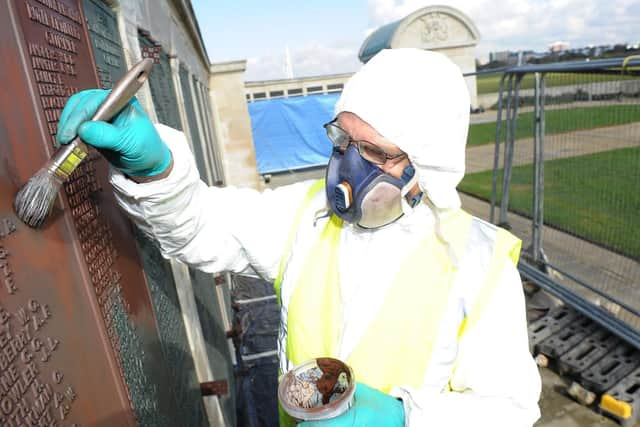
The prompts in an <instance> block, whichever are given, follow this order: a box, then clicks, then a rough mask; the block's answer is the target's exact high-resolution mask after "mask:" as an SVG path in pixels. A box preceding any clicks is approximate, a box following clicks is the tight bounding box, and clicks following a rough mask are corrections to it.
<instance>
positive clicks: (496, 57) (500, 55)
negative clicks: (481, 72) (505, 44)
mask: <svg viewBox="0 0 640 427" xmlns="http://www.w3.org/2000/svg"><path fill="white" fill-rule="evenodd" d="M510 54H511V52H509V51H508V50H503V51H500V52H490V53H489V62H507V61H508V60H509V55H510Z"/></svg>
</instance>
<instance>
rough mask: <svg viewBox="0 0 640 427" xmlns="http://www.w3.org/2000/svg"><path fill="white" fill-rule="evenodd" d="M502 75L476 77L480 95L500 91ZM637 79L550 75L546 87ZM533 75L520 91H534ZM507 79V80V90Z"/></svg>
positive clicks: (525, 81)
mask: <svg viewBox="0 0 640 427" xmlns="http://www.w3.org/2000/svg"><path fill="white" fill-rule="evenodd" d="M501 77H502V74H485V75H482V76H476V82H477V83H476V84H477V88H478V95H481V94H483V93H495V92H498V91H499V90H500V78H501ZM630 79H637V77H634V76H622V75H618V74H602V75H599V74H590V75H578V74H553V73H552V74H548V75H547V77H546V79H545V80H546V82H545V86H546V87H552V86H568V85H574V84H577V83H595V82H608V81H614V80H630ZM534 82H535V81H534V76H533V74H526V75H525V76H524V77H523V78H522V82H521V83H520V89H533V86H534ZM506 84H507V79H505V90H506Z"/></svg>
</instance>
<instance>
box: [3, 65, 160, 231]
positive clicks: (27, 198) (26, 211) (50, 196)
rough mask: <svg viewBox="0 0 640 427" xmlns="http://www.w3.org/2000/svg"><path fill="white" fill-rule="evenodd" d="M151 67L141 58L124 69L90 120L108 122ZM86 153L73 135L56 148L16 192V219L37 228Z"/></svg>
mask: <svg viewBox="0 0 640 427" xmlns="http://www.w3.org/2000/svg"><path fill="white" fill-rule="evenodd" d="M152 67H153V60H152V59H150V58H145V59H143V60H142V61H140V62H138V63H137V64H136V65H134V66H133V67H132V68H131V69H130V70H129V71H127V73H126V74H125V75H124V76H122V78H121V79H120V80H118V82H117V83H116V84H115V86H114V87H113V88H112V89H111V92H110V93H109V95H108V96H107V98H106V99H105V100H104V101H103V102H102V104H101V105H100V107H99V108H98V111H96V113H95V114H94V115H93V117H92V118H91V120H92V121H109V120H111V119H112V118H113V117H115V116H116V115H117V114H118V113H119V112H120V111H121V110H122V109H123V108H124V107H125V106H126V105H127V104H128V103H129V101H130V100H131V98H133V96H134V95H135V94H136V92H138V89H140V87H141V86H142V84H143V83H144V82H145V81H146V80H147V78H148V77H149V73H150V72H151V68H152ZM88 152H89V147H88V146H87V144H85V143H84V142H82V140H81V139H80V138H79V137H77V136H76V137H75V138H74V139H73V141H71V142H70V143H69V144H67V145H64V146H63V147H61V148H60V149H58V151H56V153H55V154H54V155H53V157H51V159H49V161H48V162H47V163H46V164H45V165H44V166H43V167H42V168H41V169H40V170H39V171H38V172H37V173H36V174H35V175H33V176H32V177H31V178H30V179H29V181H27V183H26V184H25V185H24V186H23V187H22V188H21V189H20V191H18V194H16V197H15V200H14V203H13V206H14V209H15V211H16V214H17V215H18V218H20V219H21V220H22V221H23V222H24V223H25V224H27V225H29V226H31V227H34V228H38V227H40V226H41V225H42V224H43V223H44V221H45V219H46V218H47V216H48V215H49V213H50V212H51V209H52V207H53V203H54V201H55V199H56V196H57V194H58V190H59V189H60V187H61V186H62V183H63V182H65V181H66V180H67V179H68V178H69V176H70V175H71V174H72V173H73V171H74V170H75V169H76V168H77V167H78V165H80V163H81V162H82V161H83V160H84V159H85V158H86V157H87V154H88Z"/></svg>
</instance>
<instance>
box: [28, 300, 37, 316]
mask: <svg viewBox="0 0 640 427" xmlns="http://www.w3.org/2000/svg"><path fill="white" fill-rule="evenodd" d="M27 308H29V310H31V312H32V313H35V312H36V311H38V309H39V308H40V303H38V301H36V300H34V299H30V300H29V301H28V302H27Z"/></svg>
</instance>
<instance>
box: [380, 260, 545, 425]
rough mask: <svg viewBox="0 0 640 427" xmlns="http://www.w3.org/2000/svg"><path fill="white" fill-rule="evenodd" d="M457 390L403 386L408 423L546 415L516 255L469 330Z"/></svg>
mask: <svg viewBox="0 0 640 427" xmlns="http://www.w3.org/2000/svg"><path fill="white" fill-rule="evenodd" d="M450 384H451V388H452V391H444V392H436V391H429V390H412V389H410V388H404V387H398V388H396V389H394V390H393V391H392V394H393V395H394V396H397V397H399V398H402V400H403V402H404V409H405V417H406V425H407V426H448V427H458V426H459V427H467V426H492V427H494V426H505V427H525V426H527V427H530V426H531V425H532V424H533V423H534V422H535V421H536V420H537V419H538V418H539V416H540V411H539V407H538V399H539V396H540V387H541V386H540V374H539V373H538V369H537V366H536V365H535V362H534V361H533V358H532V357H531V355H530V353H529V350H528V342H527V326H526V317H525V306H524V296H523V292H522V285H521V282H520V276H519V274H518V272H517V270H516V269H515V267H514V266H513V264H512V263H511V262H510V261H507V262H506V263H505V268H504V271H503V273H502V277H501V280H500V282H499V284H498V286H497V288H496V290H495V293H494V295H493V297H492V299H491V301H490V302H489V303H488V304H487V306H486V307H485V309H484V310H483V315H482V317H481V318H480V319H479V320H478V322H477V323H476V324H475V325H473V326H472V328H471V329H469V330H468V331H467V333H466V335H465V336H463V338H462V340H461V342H460V346H459V349H458V357H457V361H456V367H455V369H454V372H453V374H452V378H451V381H450Z"/></svg>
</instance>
